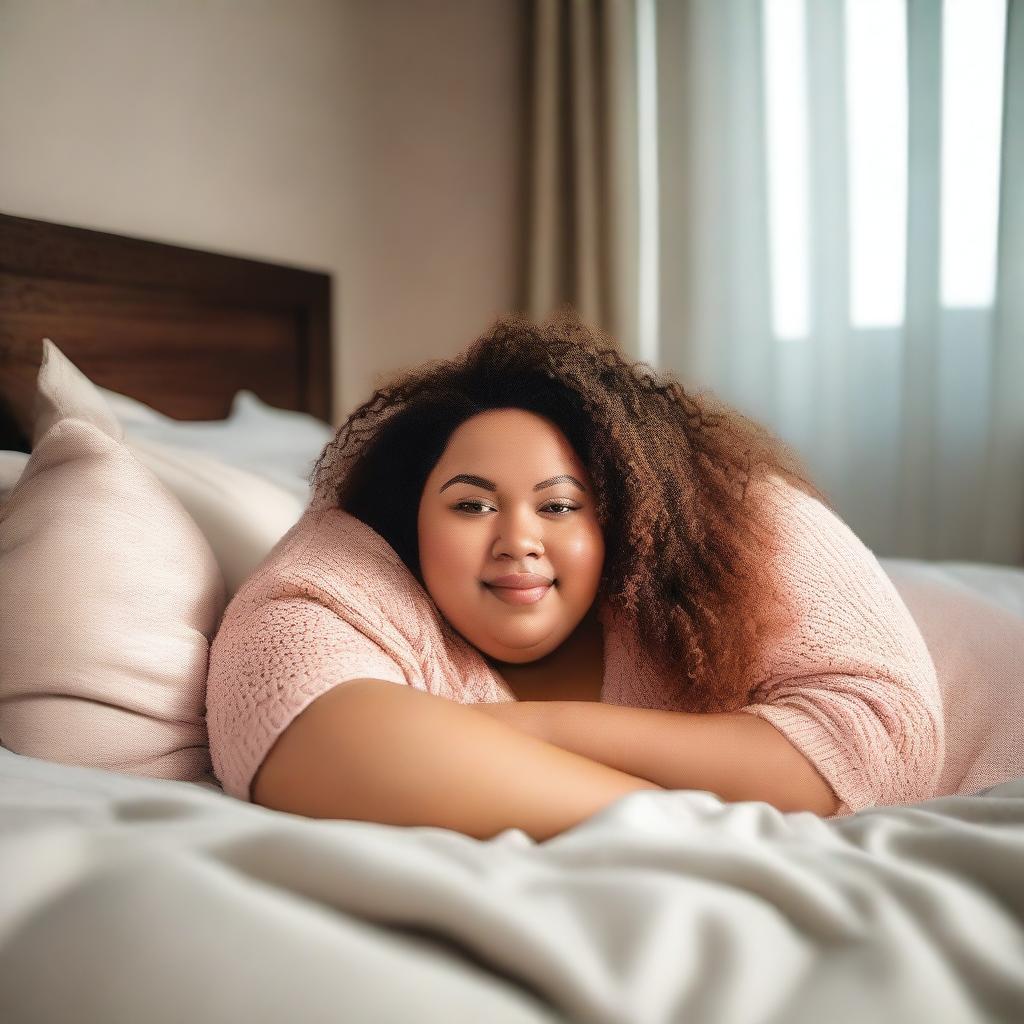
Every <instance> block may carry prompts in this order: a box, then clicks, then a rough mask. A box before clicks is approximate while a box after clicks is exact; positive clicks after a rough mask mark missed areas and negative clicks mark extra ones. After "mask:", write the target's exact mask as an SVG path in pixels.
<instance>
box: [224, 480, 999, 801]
mask: <svg viewBox="0 0 1024 1024" xmlns="http://www.w3.org/2000/svg"><path fill="white" fill-rule="evenodd" d="M766 480H767V483H768V485H769V486H770V487H771V488H772V491H771V493H772V494H773V495H774V508H775V509H776V510H777V513H778V516H777V520H778V529H779V531H780V534H781V536H782V537H783V538H784V552H785V557H784V559H783V560H782V561H781V562H780V572H781V575H782V578H783V580H784V584H785V593H786V594H787V596H788V599H790V600H792V601H793V602H794V607H795V608H796V610H797V612H798V614H797V616H796V618H795V626H794V627H793V628H792V629H791V630H790V631H789V633H788V634H787V635H786V636H785V637H783V638H782V639H781V640H780V641H779V642H778V644H777V646H776V647H775V648H774V649H772V650H768V651H765V652H764V657H763V661H762V662H761V663H760V664H759V666H758V679H759V680H760V682H759V683H758V684H757V685H756V687H755V688H754V689H753V690H752V692H751V702H750V704H749V705H747V706H745V707H744V708H742V709H741V710H742V711H743V712H746V713H749V714H754V715H759V716H761V717H763V718H765V719H767V720H768V721H769V722H770V723H771V724H772V725H774V726H775V727H776V728H777V729H779V730H780V731H781V732H782V733H783V734H784V735H785V736H786V737H787V738H788V739H789V740H790V742H792V743H793V744H794V745H795V746H796V747H797V748H798V749H799V750H800V751H801V752H802V753H803V754H804V755H805V756H806V757H807V758H808V759H809V760H810V761H811V763H812V764H813V765H814V766H815V767H816V769H817V770H818V772H819V773H820V774H821V775H822V776H823V778H825V779H826V781H828V783H829V784H830V785H831V786H832V787H833V789H834V790H835V792H836V794H837V795H838V797H839V798H840V800H841V804H840V806H839V808H838V811H837V813H836V815H834V817H841V816H844V815H847V814H851V813H853V812H855V811H858V810H861V809H862V808H865V807H871V806H874V805H886V804H903V803H912V802H915V801H919V800H924V799H928V798H929V797H932V796H937V795H945V794H944V793H943V792H941V789H942V785H941V784H944V785H945V786H946V787H951V788H947V791H948V792H958V791H960V790H959V787H960V785H961V784H962V783H963V782H964V779H965V777H966V776H967V774H968V770H969V768H970V767H971V764H972V762H971V756H972V754H971V751H970V750H967V749H961V748H960V746H959V745H958V744H957V742H956V737H950V738H949V742H947V737H946V731H945V721H946V716H945V715H944V710H943V694H942V692H941V690H940V685H939V679H938V675H937V672H936V667H935V665H934V663H933V661H932V658H931V656H930V654H929V650H928V647H927V646H926V644H925V640H924V638H923V636H922V633H921V632H920V630H919V629H918V626H917V625H916V623H915V620H914V618H913V617H912V615H911V613H910V611H909V609H908V607H907V605H906V604H905V603H904V602H903V600H902V599H901V597H900V594H899V593H898V591H897V589H896V587H895V586H894V584H893V582H892V581H891V580H890V578H889V577H888V576H887V575H886V573H885V571H884V569H883V568H882V566H881V564H880V563H879V562H878V560H877V559H876V558H875V556H874V555H873V554H872V553H871V551H870V550H869V549H868V548H867V547H866V546H865V545H864V544H863V543H862V542H861V541H860V540H859V539H858V538H857V536H856V535H855V534H854V533H853V532H852V530H850V528H849V527H848V526H847V525H846V524H845V523H844V522H843V521H842V520H841V519H840V518H839V517H838V516H836V515H835V514H834V513H833V512H831V511H830V510H829V509H827V508H826V507H825V506H824V505H823V504H822V503H821V502H819V501H818V500H817V499H815V498H813V497H811V496H810V495H807V494H805V493H804V492H803V491H801V490H800V489H798V488H796V487H794V486H792V485H791V484H789V483H788V482H786V481H784V480H782V479H781V478H780V477H777V476H771V477H768V478H766ZM598 618H599V621H600V622H601V624H602V627H603V635H604V641H603V642H604V654H605V664H604V683H603V688H602V692H601V700H602V701H603V702H605V703H611V704H620V705H628V706H634V707H650V708H672V707H673V685H672V680H671V679H660V678H657V677H656V675H655V674H654V673H652V672H651V671H645V670H644V662H645V658H644V654H643V652H642V651H640V650H638V649H637V645H636V644H635V643H634V642H633V640H632V638H631V637H630V636H628V635H627V633H626V631H624V630H623V629H621V628H619V626H618V625H617V623H616V621H615V618H614V616H613V615H612V614H611V613H610V608H609V606H608V605H607V604H605V605H603V606H602V607H600V608H599V609H598ZM364 677H372V678H376V679H383V680H389V681H391V682H394V683H397V684H406V685H409V686H413V687H415V688H417V689H419V690H423V691H426V692H428V693H432V694H436V695H440V696H443V697H447V698H449V699H452V700H457V701H459V702H461V703H467V704H468V703H475V702H499V701H510V700H515V696H514V695H513V694H512V693H511V691H510V690H509V689H508V687H507V686H506V685H505V683H504V681H503V680H502V679H501V678H500V677H499V676H497V675H496V674H495V673H494V672H493V671H492V669H491V668H490V666H489V665H488V664H487V662H486V661H485V660H484V658H483V656H482V654H481V653H480V652H479V651H478V650H477V649H476V648H475V647H473V646H472V645H471V644H469V643H468V642H467V641H466V640H464V638H462V637H461V636H460V635H459V634H458V633H457V632H455V630H454V629H453V628H452V627H451V626H450V624H449V623H448V622H447V620H446V619H444V617H443V616H442V615H441V614H440V612H439V610H438V609H437V607H436V605H435V604H434V602H433V601H432V600H431V598H430V596H429V595H428V594H427V592H426V591H425V590H424V589H423V588H422V587H421V586H420V584H419V583H418V582H417V580H416V579H415V577H414V576H413V575H412V574H411V573H410V572H409V571H408V569H407V568H406V566H405V565H404V563H403V562H402V560H401V559H400V558H399V557H398V555H397V553H396V552H395V551H394V550H393V549H392V548H391V546H390V545H389V544H388V543H387V542H386V541H385V540H384V539H383V537H381V536H380V535H379V534H378V533H377V532H376V531H374V530H373V529H371V528H370V527H369V526H367V525H366V524H365V523H363V522H361V521H360V520H358V519H356V518H355V517H354V516H352V515H349V514H348V513H346V512H344V511H342V510H340V509H337V508H327V509H324V508H320V509H316V508H315V507H313V506H312V505H311V506H310V507H309V508H307V510H306V512H305V513H304V514H303V516H302V518H301V519H300V520H299V521H298V522H297V523H296V524H295V525H294V526H293V527H292V528H291V529H290V530H289V531H288V533H287V534H285V536H284V537H282V538H281V540H280V541H279V542H278V543H277V545H276V546H275V547H274V549H273V551H271V552H270V554H269V555H268V556H267V558H266V559H265V560H264V561H263V562H262V563H261V565H260V566H259V567H258V568H257V569H256V571H255V572H254V573H253V574H252V575H251V576H250V577H249V578H248V579H247V580H246V581H245V582H244V583H243V584H242V586H241V588H240V589H239V590H238V592H237V593H236V594H235V596H234V597H233V598H232V600H231V602H230V603H229V605H228V607H227V608H226V609H225V612H224V615H223V617H222V619H221V623H220V626H219V628H218V631H217V634H216V636H215V638H214V641H213V644H212V645H211V650H210V665H209V675H208V681H207V729H208V734H209V741H210V755H211V760H212V764H213V769H214V773H215V775H216V776H217V778H218V779H219V780H220V782H221V784H222V785H223V787H224V790H225V792H227V793H229V794H231V795H233V796H236V797H238V798H240V799H244V800H249V799H251V795H250V785H251V783H252V779H253V777H254V775H255V773H256V771H257V769H258V768H259V766H260V764H261V763H262V761H263V759H264V757H265V756H266V754H267V752H268V751H269V750H270V748H271V746H272V745H273V743H274V741H275V740H276V739H277V737H278V736H279V735H280V734H281V733H282V732H283V731H284V730H285V729H286V728H287V726H288V725H289V724H290V723H291V722H292V720H293V719H294V718H295V717H296V716H297V715H298V714H299V713H300V712H301V711H302V710H303V709H304V708H305V707H307V706H308V705H309V704H310V703H311V702H312V701H313V700H315V699H316V698H317V697H318V696H320V695H321V694H323V693H324V692H325V691H327V690H329V689H331V688H332V687H333V686H335V685H337V684H339V683H341V682H344V681H346V680H349V679H355V678H364ZM992 774H993V775H995V774H997V772H993V773H992ZM1001 781H1005V780H1004V779H1003V778H999V777H993V778H991V779H989V778H986V777H985V775H984V772H983V773H982V774H981V775H980V776H979V774H978V772H974V774H973V775H972V776H971V777H970V784H971V785H973V786H975V788H978V787H979V786H984V785H991V784H995V783H997V782H1001Z"/></svg>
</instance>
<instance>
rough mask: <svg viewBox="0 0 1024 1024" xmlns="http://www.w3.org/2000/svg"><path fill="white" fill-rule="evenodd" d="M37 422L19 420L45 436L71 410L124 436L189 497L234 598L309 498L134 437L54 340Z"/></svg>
mask: <svg viewBox="0 0 1024 1024" xmlns="http://www.w3.org/2000/svg"><path fill="white" fill-rule="evenodd" d="M39 382H40V383H39V384H38V385H37V388H36V394H35V396H34V402H26V401H24V400H23V401H21V402H19V403H16V404H15V405H14V408H15V409H17V408H19V407H20V408H33V409H34V416H33V419H32V421H31V422H27V423H26V422H19V426H20V427H21V429H22V430H23V431H24V433H25V434H26V436H28V437H31V438H32V439H33V441H34V442H35V441H38V440H39V439H40V438H42V436H43V435H44V434H45V433H46V431H47V430H48V429H49V427H50V426H52V425H53V424H54V423H55V422H57V420H59V419H60V418H62V417H65V416H77V417H80V418H82V419H85V420H87V421H88V422H91V423H94V424H96V425H97V426H98V427H99V428H100V429H101V430H103V432H104V433H106V434H108V435H109V436H110V437H112V438H114V439H116V440H118V441H122V442H123V443H124V444H125V446H126V447H127V448H128V450H129V451H131V452H133V453H134V454H135V455H136V457H137V458H138V459H139V461H140V462H142V463H143V465H145V466H147V467H148V468H149V469H151V470H152V471H153V473H154V474H155V475H156V477H157V479H158V480H159V481H160V482H161V483H162V484H163V485H164V486H165V487H166V488H167V489H168V490H169V491H170V492H171V493H172V494H173V495H174V496H175V497H176V498H177V499H178V500H179V501H180V502H181V504H182V505H183V506H184V507H185V510H186V511H187V512H188V513H189V515H191V516H192V518H193V519H194V520H195V522H196V525H197V526H198V527H199V528H200V530H202V532H203V535H204V536H205V537H206V539H207V541H208V542H209V544H210V547H211V548H212V549H213V553H214V555H215V557H216V559H217V563H218V565H219V566H220V570H221V573H222V574H223V576H224V583H225V587H226V591H227V596H228V598H229V599H230V598H231V597H232V596H233V595H234V593H235V591H236V590H238V588H239V586H240V585H241V583H242V581H243V580H244V579H245V578H246V577H247V576H249V574H250V573H251V572H252V571H253V569H255V568H256V566H257V565H258V564H259V563H260V562H261V561H263V559H264V558H265V557H266V556H267V554H268V553H269V551H270V550H271V548H273V546H274V545H275V544H276V543H277V542H278V541H279V540H280V539H281V537H283V536H284V535H285V533H287V532H288V530H289V529H291V527H292V526H294V524H295V523H296V522H298V520H299V518H300V516H301V515H302V512H303V510H304V508H305V504H304V503H303V502H302V501H301V500H300V499H299V498H298V497H296V495H294V494H292V493H289V492H288V491H286V490H285V489H284V488H282V487H279V486H277V485H276V484H274V483H272V482H271V481H270V480H266V479H264V478H262V477H259V476H256V475H255V474H254V473H249V472H247V471H245V470H244V469H240V468H238V467H236V466H229V465H227V464H226V463H224V462H222V461H221V460H220V459H215V458H212V457H210V456H205V455H202V454H200V453H198V452H195V451H190V450H188V449H185V448H177V447H175V446H173V445H169V444H161V443H158V442H156V441H150V440H146V439H142V438H134V439H131V438H126V437H125V433H124V429H123V427H122V425H121V423H120V421H119V420H118V418H117V416H116V415H115V414H114V409H113V407H112V405H111V403H110V402H109V401H108V400H107V398H106V396H105V395H104V394H103V392H102V389H100V388H99V387H97V386H96V385H95V384H93V382H92V381H91V380H89V378H88V377H86V376H85V374H83V373H82V372H81V370H79V369H78V367H76V366H75V365H74V363H72V362H71V360H70V359H68V358H67V356H65V355H64V353H63V352H61V350H60V349H59V348H58V347H57V346H56V345H55V344H54V343H53V342H52V341H51V340H50V339H49V338H44V339H43V353H42V361H41V363H40V367H39Z"/></svg>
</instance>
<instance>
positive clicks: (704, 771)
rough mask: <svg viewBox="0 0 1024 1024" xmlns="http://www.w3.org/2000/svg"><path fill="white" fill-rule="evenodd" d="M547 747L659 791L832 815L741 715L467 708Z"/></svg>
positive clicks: (606, 707) (802, 762) (784, 745)
mask: <svg viewBox="0 0 1024 1024" xmlns="http://www.w3.org/2000/svg"><path fill="white" fill-rule="evenodd" d="M475 706H477V707H483V708H486V709H487V711H488V712H489V713H490V714H491V715H492V716H493V717H496V718H500V719H502V720H503V721H505V722H507V723H508V724H510V725H513V726H516V727H517V728H519V729H521V730H522V731H524V732H528V733H529V734H531V735H533V736H536V737H537V738H540V739H544V740H546V741H547V742H548V743H553V744H554V745H555V746H558V747H561V748H562V749H563V750H568V751H572V752H573V753H575V754H580V755H582V756H583V757H586V758H589V759H590V760H592V761H598V762H600V763H601V764H604V765H608V766H609V767H610V768H615V769H617V770H618V771H621V772H626V773H628V774H630V775H633V776H636V777H638V778H642V779H649V780H650V781H652V782H656V783H658V785H660V786H662V787H664V788H665V789H701V790H707V791H709V792H712V793H714V794H716V795H717V796H719V797H721V798H722V799H723V800H726V801H730V802H734V801H739V800H763V801H765V802H767V803H770V804H772V805H773V806H775V807H777V808H779V810H782V811H800V810H810V811H813V812H815V813H816V814H822V815H830V814H834V813H835V811H836V809H837V807H838V805H839V800H838V798H837V797H836V794H835V793H834V792H833V791H832V788H831V787H830V786H829V785H828V783H827V782H826V781H825V780H824V779H823V778H822V777H821V776H820V775H819V774H818V772H817V771H816V769H815V768H814V767H813V765H811V763H810V762H809V761H808V760H807V759H806V758H805V757H804V756H803V754H802V753H801V752H800V751H799V750H797V749H796V747H794V746H793V745H792V744H791V743H790V742H789V740H788V739H787V738H786V737H785V736H784V735H783V734H782V733H781V732H779V731H778V730H777V729H776V728H775V727H774V726H772V725H771V724H770V723H769V722H766V721H765V720H764V719H762V718H758V717H756V716H754V715H747V714H702V715H701V714H689V713H686V712H682V711H661V710H653V709H649V708H633V707H623V706H621V705H618V704H604V703H599V702H595V701H573V700H565V701H557V700H556V701H515V702H512V703H503V704H490V705H475Z"/></svg>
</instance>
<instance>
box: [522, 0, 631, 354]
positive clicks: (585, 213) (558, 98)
mask: <svg viewBox="0 0 1024 1024" xmlns="http://www.w3.org/2000/svg"><path fill="white" fill-rule="evenodd" d="M531 14H532V25H531V30H530V46H531V50H532V58H533V65H532V66H533V72H532V81H531V91H532V95H531V99H530V105H529V111H530V113H529V117H530V124H529V128H528V131H527V139H528V145H529V147H530V152H529V181H530V195H529V214H528V223H527V232H528V236H527V245H526V252H527V269H526V309H527V312H528V314H529V315H530V316H532V317H535V318H540V317H544V316H546V315H547V314H548V313H550V312H551V311H552V310H553V309H555V308H557V307H559V306H561V305H563V304H565V303H567V302H568V303H572V304H573V305H574V306H575V308H576V309H577V311H578V312H579V313H580V315H581V316H582V317H583V318H584V319H585V320H586V321H588V322H589V323H591V324H594V325H596V326H598V327H601V328H603V329H604V330H606V331H607V332H608V333H609V334H610V335H611V336H612V337H613V338H614V339H615V340H616V341H617V342H618V344H619V347H620V349H621V350H622V351H623V352H625V353H627V354H630V355H632V356H634V357H636V355H637V353H638V352H639V338H638V334H639V324H638V293H639V288H638V274H637V270H638V262H639V261H638V251H639V245H638V239H639V193H638V173H637V162H638V141H637V84H636V83H637V75H636V2H635V0H533V2H532V11H531Z"/></svg>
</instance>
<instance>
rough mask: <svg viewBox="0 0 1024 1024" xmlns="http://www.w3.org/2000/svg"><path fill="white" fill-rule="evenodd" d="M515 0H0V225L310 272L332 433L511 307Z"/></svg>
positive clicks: (519, 16)
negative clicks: (403, 377) (326, 352)
mask: <svg viewBox="0 0 1024 1024" xmlns="http://www.w3.org/2000/svg"><path fill="white" fill-rule="evenodd" d="M523 30H524V16H523V6H522V5H521V4H520V3H518V2H516V0H485V2H474V0H434V2H430V3H417V2H414V0H408V2H397V0H377V2H373V0H362V2H360V0H334V2H332V0H82V2H74V0H0V211H2V212H5V213H11V214H17V215H19V216H26V217H37V218H40V219H43V220H51V221H56V222H59V223H64V224H73V225H77V226H81V227H90V228H96V229H99V230H104V231H113V232H117V233H120V234H126V235H134V236H138V237H142V238H151V239H156V240H159V241H167V242H173V243H177V244H182V245H188V246H192V247H194V248H201V249H209V250H214V251H219V252H226V253H231V254H233V255H240V256H250V257H253V258H257V259H266V260H271V261H274V262H283V263H293V264H296V265H300V266H305V267H310V268H314V269H318V270H324V271H327V272H329V273H331V274H332V275H333V277H334V304H335V320H334V344H335V380H334V388H335V406H336V416H335V419H336V421H340V419H341V418H343V417H344V415H345V414H346V413H347V412H348V411H350V410H351V408H352V407H353V406H354V405H355V404H356V403H357V402H359V401H361V400H363V399H364V398H366V397H368V396H369V394H370V392H371V390H372V388H373V386H374V384H375V383H376V381H377V380H378V378H379V376H380V375H381V374H383V373H387V372H390V371H392V370H396V369H400V368H404V367H405V366H407V365H410V364H413V363H417V362H420V361H422V360H425V359H428V358H436V357H438V356H447V355H451V354H454V353H455V352H457V351H459V350H461V349H462V348H464V347H465V345H466V344H467V343H468V342H469V341H470V340H472V338H473V337H474V336H475V335H476V334H477V333H479V332H480V331H481V330H482V329H483V328H484V327H486V326H487V323H488V322H489V321H490V319H491V318H492V317H493V316H494V315H496V314H497V313H499V312H502V311H504V310H505V309H507V308H512V307H513V306H514V305H515V304H516V303H517V301H518V264H519V253H520V238H521V227H520V210H521V208H522V196H521V187H520V185H521V178H522V175H521V173H520V161H521V156H520V153H521V144H520V142H521V140H520V132H521V113H522V100H521V95H522V82H523V69H522V66H521V61H520V53H521V51H522V33H523Z"/></svg>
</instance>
